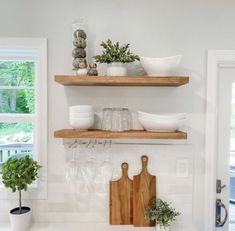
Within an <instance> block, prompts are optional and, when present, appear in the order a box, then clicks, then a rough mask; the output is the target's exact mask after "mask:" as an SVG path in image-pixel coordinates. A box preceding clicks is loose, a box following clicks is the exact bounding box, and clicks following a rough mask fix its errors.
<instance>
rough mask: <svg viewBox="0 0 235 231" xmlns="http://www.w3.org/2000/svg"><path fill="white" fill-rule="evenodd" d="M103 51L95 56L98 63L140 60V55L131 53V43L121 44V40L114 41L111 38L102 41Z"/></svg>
mask: <svg viewBox="0 0 235 231" xmlns="http://www.w3.org/2000/svg"><path fill="white" fill-rule="evenodd" d="M100 45H101V47H103V52H102V54H101V55H96V56H94V59H95V61H96V62H98V63H108V64H109V63H132V62H134V61H135V60H139V56H138V55H134V54H133V53H131V51H130V49H129V47H130V44H124V45H120V44H119V42H116V43H113V42H112V41H111V40H110V39H108V40H107V41H106V42H104V41H103V42H102V43H101V44H100Z"/></svg>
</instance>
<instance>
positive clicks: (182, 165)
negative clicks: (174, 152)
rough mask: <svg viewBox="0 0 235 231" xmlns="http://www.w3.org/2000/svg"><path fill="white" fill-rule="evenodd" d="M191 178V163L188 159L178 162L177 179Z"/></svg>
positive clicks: (178, 160)
mask: <svg viewBox="0 0 235 231" xmlns="http://www.w3.org/2000/svg"><path fill="white" fill-rule="evenodd" d="M188 176H189V161H188V159H177V160H176V177H179V178H186V177H188Z"/></svg>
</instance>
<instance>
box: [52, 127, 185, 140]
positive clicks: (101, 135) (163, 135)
mask: <svg viewBox="0 0 235 231" xmlns="http://www.w3.org/2000/svg"><path fill="white" fill-rule="evenodd" d="M54 137H55V138H84V139H85V138H94V139H118V138H123V139H176V140H184V139H187V133H185V132H181V131H176V132H149V131H142V130H141V131H140V130H131V131H123V132H112V131H102V130H88V131H78V130H75V129H62V130H58V131H55V132H54Z"/></svg>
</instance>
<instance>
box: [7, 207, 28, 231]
mask: <svg viewBox="0 0 235 231" xmlns="http://www.w3.org/2000/svg"><path fill="white" fill-rule="evenodd" d="M22 210H23V212H24V213H22V214H17V213H16V212H17V211H19V208H15V209H12V210H11V211H10V222H11V230H12V231H27V230H28V228H29V227H30V224H31V214H32V210H31V209H30V208H29V207H22Z"/></svg>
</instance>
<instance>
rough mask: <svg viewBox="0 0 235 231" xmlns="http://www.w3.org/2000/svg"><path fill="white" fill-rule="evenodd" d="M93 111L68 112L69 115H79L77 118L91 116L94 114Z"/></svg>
mask: <svg viewBox="0 0 235 231" xmlns="http://www.w3.org/2000/svg"><path fill="white" fill-rule="evenodd" d="M94 114H95V113H94V112H77V113H73V112H71V113H69V116H70V117H79V118H86V117H91V116H94Z"/></svg>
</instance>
